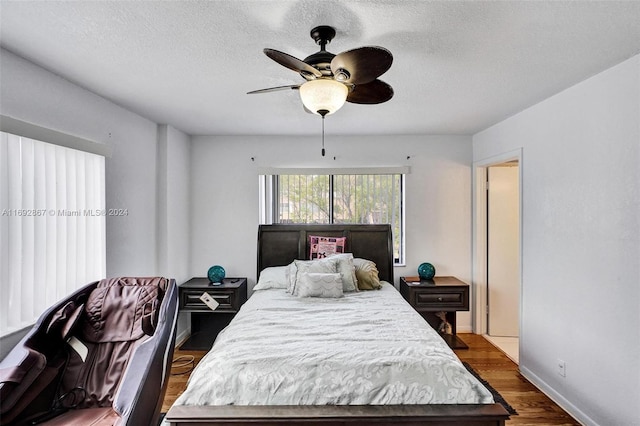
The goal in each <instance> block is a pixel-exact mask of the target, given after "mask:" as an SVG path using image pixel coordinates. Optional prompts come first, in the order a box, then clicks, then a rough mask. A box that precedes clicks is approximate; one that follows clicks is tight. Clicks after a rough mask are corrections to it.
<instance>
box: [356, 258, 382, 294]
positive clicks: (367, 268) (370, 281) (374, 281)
mask: <svg viewBox="0 0 640 426" xmlns="http://www.w3.org/2000/svg"><path fill="white" fill-rule="evenodd" d="M353 265H354V266H355V268H356V278H357V279H358V289H360V290H376V289H379V288H381V287H382V284H380V277H379V276H378V268H376V264H375V263H374V262H372V261H370V260H367V259H359V258H355V259H353Z"/></svg>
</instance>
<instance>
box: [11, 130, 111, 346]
mask: <svg viewBox="0 0 640 426" xmlns="http://www.w3.org/2000/svg"><path fill="white" fill-rule="evenodd" d="M104 167H105V162H104V157H103V156H101V155H97V154H92V153H87V152H84V151H78V150H75V149H71V148H66V147H63V146H59V145H53V144H49V143H46V142H41V141H37V140H34V139H28V138H24V137H20V136H16V135H13V134H9V133H5V132H0V294H2V297H1V298H0V336H4V335H6V334H9V333H11V332H13V331H16V330H19V329H21V328H24V327H26V326H28V325H30V324H32V323H33V322H34V321H35V320H36V319H37V318H38V316H39V315H40V314H41V313H42V312H43V311H44V310H45V309H46V308H48V307H49V306H51V305H52V304H54V303H55V302H56V301H58V300H60V299H62V298H63V297H65V296H67V295H68V294H70V293H71V292H73V291H74V290H76V289H77V288H79V287H81V286H83V285H85V284H87V283H89V282H91V281H94V280H98V279H101V278H103V277H104V276H105V269H106V247H105V245H106V235H105V216H106V213H107V212H106V211H105V178H104Z"/></svg>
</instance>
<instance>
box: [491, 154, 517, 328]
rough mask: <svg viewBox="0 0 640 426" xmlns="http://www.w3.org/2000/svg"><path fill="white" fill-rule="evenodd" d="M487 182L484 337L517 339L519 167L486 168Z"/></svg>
mask: <svg viewBox="0 0 640 426" xmlns="http://www.w3.org/2000/svg"><path fill="white" fill-rule="evenodd" d="M487 182H488V190H487V246H488V247H487V297H488V330H487V334H489V335H490V336H510V337H517V336H518V329H519V315H520V223H519V222H520V219H519V218H520V211H519V210H520V193H519V192H520V191H519V172H518V163H517V162H509V163H505V164H500V165H496V166H491V167H489V168H488V169H487Z"/></svg>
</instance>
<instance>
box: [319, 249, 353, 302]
mask: <svg viewBox="0 0 640 426" xmlns="http://www.w3.org/2000/svg"><path fill="white" fill-rule="evenodd" d="M327 258H336V259H338V269H337V271H338V272H339V273H340V276H341V277H342V290H343V291H345V292H347V291H358V279H357V278H356V268H355V266H354V264H353V254H352V253H341V254H332V255H330V256H328V257H327Z"/></svg>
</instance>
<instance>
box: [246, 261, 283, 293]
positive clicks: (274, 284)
mask: <svg viewBox="0 0 640 426" xmlns="http://www.w3.org/2000/svg"><path fill="white" fill-rule="evenodd" d="M286 269H287V267H286V266H272V267H270V268H264V269H263V270H262V272H260V278H258V283H257V284H256V285H255V286H254V287H253V290H254V291H255V290H267V289H270V288H287V276H286Z"/></svg>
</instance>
